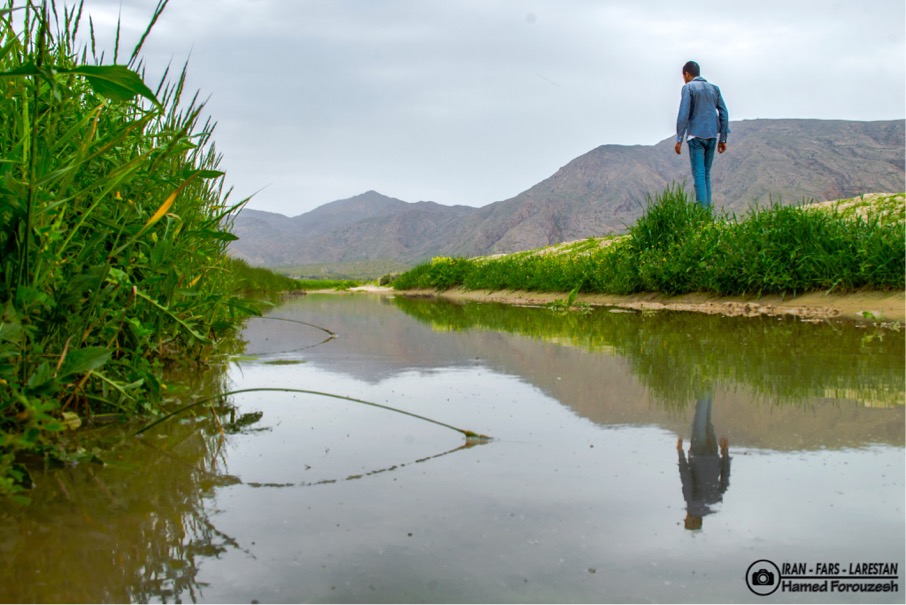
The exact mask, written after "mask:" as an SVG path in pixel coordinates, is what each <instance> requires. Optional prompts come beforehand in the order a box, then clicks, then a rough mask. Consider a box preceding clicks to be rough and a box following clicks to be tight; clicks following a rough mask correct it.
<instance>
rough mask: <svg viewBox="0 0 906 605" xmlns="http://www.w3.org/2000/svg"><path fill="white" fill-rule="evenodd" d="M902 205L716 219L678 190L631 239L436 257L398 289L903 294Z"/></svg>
mask: <svg viewBox="0 0 906 605" xmlns="http://www.w3.org/2000/svg"><path fill="white" fill-rule="evenodd" d="M903 200H904V198H903V196H902V195H896V196H887V197H884V196H876V197H875V198H873V199H872V200H871V203H867V202H866V200H860V199H858V198H857V199H855V200H847V201H846V203H843V202H841V203H839V204H832V205H827V204H825V205H822V206H821V207H818V208H815V207H811V206H784V205H781V204H779V203H775V204H772V205H770V206H768V207H766V208H756V209H754V210H752V211H750V212H749V213H748V214H746V215H745V216H743V217H741V218H738V217H736V216H735V215H732V214H729V215H728V214H724V215H720V216H714V215H713V214H712V213H711V212H710V211H709V210H705V209H703V208H702V207H701V206H700V205H698V204H696V203H694V202H693V201H692V200H690V199H689V198H688V196H687V193H686V191H685V190H684V189H683V188H681V187H671V188H668V189H667V190H665V191H664V192H663V193H661V194H659V195H657V196H656V197H654V198H653V199H652V198H649V200H648V207H647V209H646V211H645V214H644V215H643V216H642V217H641V218H640V219H639V220H638V222H637V223H636V224H635V225H633V226H632V227H631V228H630V230H629V234H628V235H627V236H623V237H610V238H590V239H588V240H584V241H581V242H574V243H571V244H568V245H560V246H554V247H550V248H544V249H540V250H533V251H526V252H518V253H515V254H508V255H502V256H493V257H482V258H473V259H468V258H448V257H442V258H435V259H433V260H431V261H430V262H428V263H424V264H421V265H419V266H417V267H414V268H413V269H411V270H409V271H408V272H406V273H404V274H402V275H401V276H399V277H398V278H397V279H396V280H395V281H394V282H393V286H394V288H396V289H399V290H407V289H413V288H436V289H440V290H445V289H448V288H453V287H463V288H466V289H470V290H503V289H509V290H529V291H545V292H573V291H578V292H594V293H609V294H632V293H637V292H660V293H665V294H670V295H674V294H684V293H689V292H706V293H713V294H718V295H735V294H740V295H741V294H754V295H760V294H800V293H804V292H808V291H816V290H817V291H831V290H833V291H848V290H855V289H860V288H869V289H891V288H902V287H903V286H904V280H906V273H904V261H906V240H904V237H903V224H904V202H903Z"/></svg>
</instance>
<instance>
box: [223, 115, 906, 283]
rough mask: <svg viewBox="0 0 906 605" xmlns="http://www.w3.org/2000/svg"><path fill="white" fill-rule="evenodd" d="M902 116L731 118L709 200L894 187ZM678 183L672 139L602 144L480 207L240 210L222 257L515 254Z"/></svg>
mask: <svg viewBox="0 0 906 605" xmlns="http://www.w3.org/2000/svg"><path fill="white" fill-rule="evenodd" d="M904 123H906V122H904V120H893V121H882V122H851V121H836V120H748V121H742V122H731V134H730V139H729V143H730V146H729V149H728V151H727V153H725V154H723V155H720V156H718V157H717V158H716V159H715V162H714V168H713V170H712V188H713V191H714V203H715V206H716V208H717V209H718V210H726V211H732V212H737V213H741V212H744V211H745V210H746V209H747V208H748V207H750V206H751V205H753V204H757V203H760V204H767V203H770V201H771V200H772V199H773V200H779V201H782V202H783V203H795V202H799V201H801V200H802V199H803V198H807V199H814V200H817V201H823V200H830V199H838V198H844V197H852V196H856V195H859V194H861V193H868V192H876V191H891V192H899V191H903V190H904V188H906V185H904V170H906V166H904V146H906V138H904ZM683 181H686V182H687V184H688V185H689V186H690V188H691V177H690V176H689V160H688V155H687V152H686V150H685V149H684V150H683V155H682V156H677V155H676V154H675V153H674V151H673V139H672V138H670V139H666V140H664V141H662V142H660V143H658V144H656V145H648V146H643V145H635V146H624V145H602V146H601V147H598V148H596V149H593V150H592V151H589V152H588V153H586V154H584V155H582V156H580V157H578V158H576V159H574V160H572V161H571V162H569V163H568V164H566V165H565V166H563V167H562V168H560V170H558V171H557V172H556V173H555V174H554V175H552V176H551V177H549V178H547V179H545V180H543V181H541V182H540V183H538V184H537V185H535V186H534V187H532V188H530V189H528V190H527V191H524V192H522V193H520V194H519V195H517V196H515V197H513V198H510V199H508V200H504V201H500V202H495V203H492V204H489V205H487V206H484V207H482V208H472V207H467V206H443V205H440V204H436V203H433V202H418V203H407V202H404V201H402V200H397V199H394V198H389V197H386V196H383V195H381V194H379V193H377V192H374V191H369V192H367V193H364V194H362V195H359V196H356V197H353V198H350V199H347V200H340V201H337V202H332V203H330V204H326V205H324V206H321V207H319V208H316V209H315V210H313V211H311V212H308V213H306V214H302V215H300V216H296V217H293V218H289V217H285V216H283V215H279V214H273V213H268V212H260V211H255V210H244V211H243V212H242V213H240V214H239V216H238V217H236V221H235V225H234V232H235V233H236V235H238V236H239V238H240V239H239V240H238V241H236V242H233V243H232V244H231V253H232V254H234V255H236V256H238V257H241V258H244V259H246V260H248V261H249V262H251V263H253V264H256V265H262V266H270V267H276V266H290V265H302V264H308V265H311V264H331V263H342V262H351V261H361V260H373V259H382V260H394V261H398V262H403V263H410V264H414V263H416V262H419V261H421V260H425V259H427V258H430V257H432V256H437V255H445V256H455V255H467V256H474V255H482V254H493V253H498V252H514V251H517V250H524V249H528V248H536V247H540V246H545V245H550V244H555V243H558V242H562V241H571V240H577V239H582V238H585V237H589V236H593V235H601V234H603V233H607V232H619V231H622V230H624V229H625V228H626V227H627V226H628V225H631V224H632V223H633V222H634V221H635V220H636V219H637V218H638V217H639V216H640V215H641V214H642V212H643V210H644V207H645V200H646V195H647V194H653V193H657V192H659V191H661V190H663V189H664V188H665V187H666V186H668V185H670V184H671V183H674V182H683Z"/></svg>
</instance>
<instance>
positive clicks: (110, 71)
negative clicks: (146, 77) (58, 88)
mask: <svg viewBox="0 0 906 605" xmlns="http://www.w3.org/2000/svg"><path fill="white" fill-rule="evenodd" d="M71 71H72V72H73V73H76V74H79V75H82V76H85V79H86V80H88V83H89V84H90V85H91V87H92V88H93V89H94V91H95V92H96V93H98V94H101V95H104V96H105V97H107V98H109V99H113V100H114V101H130V100H131V99H132V98H133V97H135V96H136V95H141V96H143V97H145V98H146V99H148V100H149V101H151V102H152V103H154V104H155V105H157V106H158V107H160V102H159V101H158V100H157V97H155V96H154V93H153V92H151V89H150V88H148V87H147V86H146V85H145V83H144V82H142V79H141V77H140V76H139V75H138V74H137V73H135V72H134V71H132V70H131V69H129V68H128V67H126V66H125V65H80V66H78V67H76V68H75V69H73V70H71Z"/></svg>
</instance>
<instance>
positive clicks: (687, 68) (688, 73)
mask: <svg viewBox="0 0 906 605" xmlns="http://www.w3.org/2000/svg"><path fill="white" fill-rule="evenodd" d="M701 73H702V70H701V68H700V67H699V66H698V63H696V62H695V61H686V64H685V65H683V80H685V81H686V82H687V83H688V82H691V81H692V80H693V79H695V78H697V77H699V76H700V75H701Z"/></svg>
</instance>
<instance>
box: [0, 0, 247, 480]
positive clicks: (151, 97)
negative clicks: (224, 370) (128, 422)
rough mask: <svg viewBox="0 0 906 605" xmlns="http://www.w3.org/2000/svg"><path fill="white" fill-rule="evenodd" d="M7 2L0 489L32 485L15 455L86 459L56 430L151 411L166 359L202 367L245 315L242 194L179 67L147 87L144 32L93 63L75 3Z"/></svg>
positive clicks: (0, 166) (0, 120)
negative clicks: (233, 256)
mask: <svg viewBox="0 0 906 605" xmlns="http://www.w3.org/2000/svg"><path fill="white" fill-rule="evenodd" d="M13 8H14V7H13V5H12V3H10V4H9V5H8V8H7V9H6V10H3V11H0V29H2V32H3V37H4V44H5V46H4V52H3V54H2V55H0V82H2V83H3V85H4V89H3V92H4V94H3V95H0V125H2V128H0V155H2V157H0V160H2V161H0V494H4V493H6V494H9V493H14V492H16V491H18V490H21V489H22V488H23V487H27V486H28V485H29V482H30V479H29V475H28V472H27V469H26V467H25V466H23V464H22V461H23V460H27V459H35V460H40V459H42V458H43V459H45V460H55V461H59V462H74V461H78V460H82V459H85V460H91V459H95V458H96V453H95V452H86V451H84V450H82V449H78V448H76V449H75V450H73V449H72V448H65V447H63V446H61V445H60V443H61V440H60V439H59V436H60V435H61V434H63V433H64V432H66V431H69V430H73V429H76V428H78V427H79V426H80V425H83V424H86V423H90V422H92V421H94V420H97V419H100V418H105V417H106V418H113V417H131V416H137V415H147V414H154V413H156V412H157V411H158V410H159V409H160V406H161V405H162V403H163V402H164V401H165V399H166V397H167V388H166V386H165V385H164V384H163V383H162V379H161V377H162V372H163V369H164V367H166V366H173V365H187V364H204V363H206V362H207V361H208V360H209V359H211V358H212V356H214V355H215V354H216V352H217V349H218V346H219V345H220V343H221V342H222V341H223V340H224V339H226V338H229V337H230V335H231V332H232V331H233V329H234V328H235V327H236V326H237V325H238V323H239V322H240V321H241V320H242V319H243V318H245V317H247V316H248V315H249V314H252V313H254V312H255V310H254V308H253V307H252V306H251V305H250V304H249V303H247V302H246V301H245V300H244V299H243V298H241V297H240V296H239V295H238V290H239V288H240V287H241V286H240V284H239V283H237V277H236V275H235V274H234V271H233V269H234V268H233V267H232V265H231V264H230V261H229V259H228V258H227V256H226V246H227V244H228V242H229V241H231V240H233V239H235V236H233V235H232V234H231V233H230V225H229V224H228V217H229V216H230V215H231V214H233V213H235V212H236V211H237V210H238V209H239V208H241V207H242V205H243V204H244V201H239V202H235V203H234V202H232V201H230V200H229V197H230V196H229V191H225V190H224V186H223V176H224V175H223V173H222V172H221V171H220V170H219V164H220V159H221V158H220V155H219V154H218V153H217V151H216V150H215V147H214V144H213V142H212V133H213V130H214V124H213V123H211V122H210V121H204V120H202V119H201V114H202V109H203V105H202V104H201V103H200V102H199V101H198V97H197V95H196V96H188V95H185V94H184V92H185V91H184V89H183V86H184V83H185V76H186V72H185V69H183V70H182V72H176V73H175V74H171V75H172V76H174V79H173V80H170V79H168V78H167V77H166V76H165V77H164V78H163V79H162V80H161V82H160V83H159V84H158V85H157V87H156V89H154V90H152V89H151V88H149V87H148V86H147V85H146V84H145V82H144V81H143V80H142V77H141V75H140V72H141V68H140V61H139V58H138V57H139V53H140V51H141V45H142V41H144V39H145V36H147V35H148V34H149V32H150V29H151V25H149V26H148V28H147V30H146V31H145V32H144V35H143V36H142V37H141V38H140V41H139V42H138V45H137V46H136V47H135V48H134V49H122V48H119V47H117V48H116V49H115V50H114V51H113V52H112V53H109V52H108V54H107V56H106V58H103V59H102V58H101V57H100V56H98V53H96V50H95V48H94V36H93V31H92V32H91V33H90V35H89V27H88V25H89V24H88V23H86V22H85V21H87V16H86V17H85V18H84V19H83V18H82V13H81V7H80V6H76V7H73V8H62V7H54V6H50V5H47V6H44V5H39V6H37V7H36V6H35V5H33V4H29V5H27V6H26V7H24V8H22V9H16V10H13ZM58 8H59V10H58ZM162 9H163V5H159V6H158V8H157V11H158V13H155V14H154V15H152V16H151V19H150V23H151V24H152V25H153V23H154V22H155V20H156V19H157V17H158V15H159V11H161V10H162ZM118 31H119V30H118ZM84 39H88V40H89V41H90V42H89V43H86V44H80V43H79V42H77V40H84ZM118 44H119V37H118ZM111 55H112V56H111Z"/></svg>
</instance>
